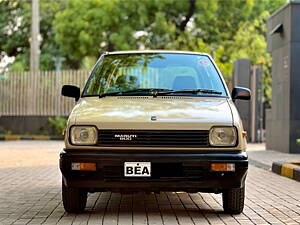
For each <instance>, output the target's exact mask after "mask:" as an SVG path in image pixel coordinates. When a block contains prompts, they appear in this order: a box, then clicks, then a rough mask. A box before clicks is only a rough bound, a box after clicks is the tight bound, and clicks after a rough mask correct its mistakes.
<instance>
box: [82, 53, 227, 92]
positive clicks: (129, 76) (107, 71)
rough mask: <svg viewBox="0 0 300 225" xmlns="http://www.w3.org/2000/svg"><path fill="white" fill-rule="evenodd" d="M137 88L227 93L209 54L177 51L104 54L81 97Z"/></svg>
mask: <svg viewBox="0 0 300 225" xmlns="http://www.w3.org/2000/svg"><path fill="white" fill-rule="evenodd" d="M139 88H158V89H170V90H185V89H211V90H216V91H218V92H222V95H221V96H227V94H226V91H225V88H224V84H223V82H222V80H221V79H220V75H219V74H218V72H217V70H216V68H215V67H214V65H213V63H212V62H211V60H210V59H209V57H207V56H206V55H195V54H176V53H164V54H154V53H151V54H150V53H147V54H145V53H141V54H120V55H106V56H105V57H104V59H103V60H102V61H100V62H98V64H97V65H96V67H95V69H94V70H93V72H92V74H91V76H90V78H89V80H88V82H87V84H86V87H85V89H84V92H83V96H93V95H100V94H103V93H110V92H117V91H129V90H134V89H139ZM198 95H203V93H202V94H201V93H199V94H198Z"/></svg>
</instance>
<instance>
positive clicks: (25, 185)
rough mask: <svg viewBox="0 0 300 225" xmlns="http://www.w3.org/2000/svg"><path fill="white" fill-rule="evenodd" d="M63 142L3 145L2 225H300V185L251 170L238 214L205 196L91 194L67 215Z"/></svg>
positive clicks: (0, 156) (0, 181)
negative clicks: (80, 209) (83, 204)
mask: <svg viewBox="0 0 300 225" xmlns="http://www.w3.org/2000/svg"><path fill="white" fill-rule="evenodd" d="M62 147H63V142H61V141H11V142H7V141H6V142H0V159H1V160H0V224H1V225H2V224H22V225H23V224H108V225H112V224H122V225H123V224H170V225H173V224H230V225H231V224H300V183H299V182H297V181H294V180H291V179H288V178H285V177H281V176H279V175H276V174H274V173H272V172H270V171H268V170H265V169H261V168H257V167H255V166H252V165H251V166H250V169H249V175H248V178H247V186H246V203H245V208H244V212H243V213H242V214H240V215H227V214H224V213H223V211H222V210H223V209H222V198H221V195H216V194H207V193H196V194H186V193H171V192H167V193H166V192H163V193H160V194H144V193H139V194H127V195H120V194H116V193H109V192H103V193H95V194H90V195H89V198H88V203H87V208H86V211H85V212H84V213H81V214H68V213H65V212H64V209H63V206H62V201H61V187H60V186H61V175H60V171H59V167H58V154H59V151H60V149H61V148H62Z"/></svg>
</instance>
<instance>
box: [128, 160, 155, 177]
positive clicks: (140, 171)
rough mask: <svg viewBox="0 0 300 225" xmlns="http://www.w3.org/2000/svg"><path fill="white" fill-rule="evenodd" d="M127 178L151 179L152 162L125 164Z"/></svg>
mask: <svg viewBox="0 0 300 225" xmlns="http://www.w3.org/2000/svg"><path fill="white" fill-rule="evenodd" d="M124 176H125V177H150V176H151V162H124Z"/></svg>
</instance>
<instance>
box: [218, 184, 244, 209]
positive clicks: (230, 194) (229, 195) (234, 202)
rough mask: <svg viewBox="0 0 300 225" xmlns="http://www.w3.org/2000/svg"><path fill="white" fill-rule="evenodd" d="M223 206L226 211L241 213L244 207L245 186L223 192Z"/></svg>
mask: <svg viewBox="0 0 300 225" xmlns="http://www.w3.org/2000/svg"><path fill="white" fill-rule="evenodd" d="M222 195H223V196H222V197H223V208H224V211H225V212H226V213H230V214H239V213H241V212H243V209H244V199H245V187H242V188H234V189H229V190H226V191H224V192H223V194H222Z"/></svg>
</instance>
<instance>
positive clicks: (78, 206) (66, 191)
mask: <svg viewBox="0 0 300 225" xmlns="http://www.w3.org/2000/svg"><path fill="white" fill-rule="evenodd" d="M62 199H63V205H64V208H65V210H66V212H68V213H79V212H82V211H83V210H84V208H85V206H86V201H87V192H86V191H84V190H82V189H79V188H71V187H67V186H66V185H65V183H64V181H63V180H62Z"/></svg>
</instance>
